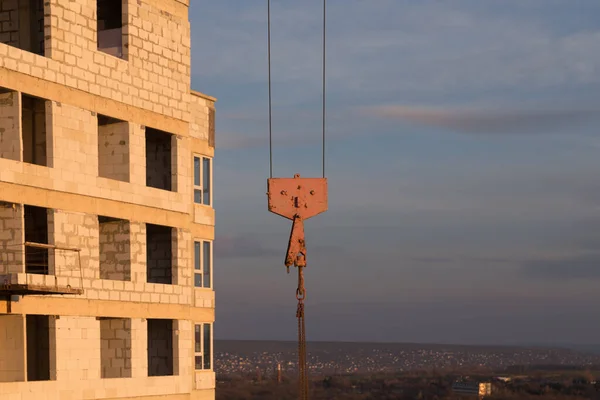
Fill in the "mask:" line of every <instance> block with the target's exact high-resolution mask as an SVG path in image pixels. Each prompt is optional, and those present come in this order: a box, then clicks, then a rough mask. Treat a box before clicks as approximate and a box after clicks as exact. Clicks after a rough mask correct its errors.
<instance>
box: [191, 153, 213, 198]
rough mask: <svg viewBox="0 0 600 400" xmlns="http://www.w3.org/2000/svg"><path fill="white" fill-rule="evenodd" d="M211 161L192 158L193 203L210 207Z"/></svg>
mask: <svg viewBox="0 0 600 400" xmlns="http://www.w3.org/2000/svg"><path fill="white" fill-rule="evenodd" d="M211 187H212V159H211V158H208V157H194V203H196V204H204V205H206V206H210V205H212V193H211Z"/></svg>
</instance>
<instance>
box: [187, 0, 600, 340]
mask: <svg viewBox="0 0 600 400" xmlns="http://www.w3.org/2000/svg"><path fill="white" fill-rule="evenodd" d="M574 3H576V6H575V5H574ZM321 7H322V3H321V2H320V1H317V0H310V1H303V2H294V1H291V0H273V1H272V19H273V20H272V40H273V47H272V51H273V54H272V55H273V78H274V81H273V84H274V85H273V101H274V108H273V133H274V146H275V148H274V163H275V165H274V173H275V175H277V176H292V175H293V174H294V173H296V172H298V173H301V174H302V175H305V176H311V175H317V174H318V173H319V171H320V147H319V145H320V143H319V138H320V136H319V135H320V123H321V120H320V97H319V96H320V84H321V82H320V68H321V64H320V54H321V53H320V24H321V20H320V11H321ZM328 12H329V15H328V16H329V20H328V60H327V62H328V81H327V87H328V93H329V95H328V124H327V126H328V138H329V141H328V145H327V155H328V157H329V158H328V164H327V175H328V178H329V183H330V191H331V193H330V210H329V211H328V212H327V213H325V214H323V215H322V216H320V217H319V218H317V219H315V220H311V221H308V222H307V225H306V234H307V246H308V268H307V271H306V275H307V276H306V279H307V282H306V285H307V291H308V297H307V309H306V318H307V324H308V325H307V329H308V339H309V340H346V341H392V342H444V343H458V344H462V343H473V344H479V343H481V344H493V343H498V344H512V343H540V344H544V343H573V344H583V343H585V344H588V343H597V342H598V341H597V340H596V338H597V337H598V334H600V322H599V321H597V319H595V318H593V317H594V315H595V313H596V312H597V311H596V309H597V307H598V305H600V291H599V290H598V288H599V287H600V239H598V237H599V236H598V232H599V231H600V184H599V183H598V182H599V180H598V172H599V171H600V157H598V154H599V152H600V137H599V136H598V132H599V129H598V128H599V127H600V112H599V111H600V52H599V51H598V50H600V21H599V20H598V18H597V16H598V15H600V3H598V2H597V1H594V0H579V1H576V2H569V1H564V0H532V1H528V2H521V1H518V0H506V1H502V2H500V1H489V2H481V1H478V0H456V1H452V2H438V1H424V2H413V1H408V0H377V1H374V2H364V1H358V0H344V1H341V0H329V1H328ZM190 20H191V27H192V58H193V62H192V86H193V88H194V89H197V90H200V91H203V92H206V93H209V94H211V95H215V96H216V97H217V98H218V102H217V110H218V111H217V138H216V145H217V152H216V156H215V178H214V179H215V183H218V184H215V188H214V196H215V197H214V203H215V209H216V212H217V216H216V221H217V227H216V235H217V237H216V241H215V279H214V281H215V288H218V290H217V300H216V301H217V310H216V312H217V323H216V324H215V335H216V337H217V338H222V339H225V338H226V339H265V340H271V339H278V340H294V339H295V335H296V333H295V329H296V325H295V298H294V290H295V285H296V281H295V276H294V275H293V274H290V275H286V274H285V267H284V266H283V258H284V253H285V249H286V245H287V237H288V235H289V231H290V228H291V226H290V224H289V223H288V222H287V221H285V220H283V219H282V218H278V217H277V216H275V215H271V214H269V213H268V211H267V199H266V196H265V192H266V178H267V175H268V148H267V137H268V136H267V132H268V129H267V81H266V79H267V63H266V2H265V1H248V2H241V1H235V0H221V1H219V2H214V3H205V4H202V3H198V2H192V4H191V6H190Z"/></svg>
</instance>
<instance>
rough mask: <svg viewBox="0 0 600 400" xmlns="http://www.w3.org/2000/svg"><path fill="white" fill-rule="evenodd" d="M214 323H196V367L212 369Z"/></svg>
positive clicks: (197, 368) (198, 368)
mask: <svg viewBox="0 0 600 400" xmlns="http://www.w3.org/2000/svg"><path fill="white" fill-rule="evenodd" d="M212 348H213V339H212V324H196V325H194V368H195V369H196V370H210V369H212V353H213V352H212Z"/></svg>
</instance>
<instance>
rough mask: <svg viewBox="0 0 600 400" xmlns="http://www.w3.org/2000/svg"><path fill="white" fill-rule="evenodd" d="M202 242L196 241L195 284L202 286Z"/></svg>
mask: <svg viewBox="0 0 600 400" xmlns="http://www.w3.org/2000/svg"><path fill="white" fill-rule="evenodd" d="M201 249H202V247H200V242H194V286H195V287H202V256H201Z"/></svg>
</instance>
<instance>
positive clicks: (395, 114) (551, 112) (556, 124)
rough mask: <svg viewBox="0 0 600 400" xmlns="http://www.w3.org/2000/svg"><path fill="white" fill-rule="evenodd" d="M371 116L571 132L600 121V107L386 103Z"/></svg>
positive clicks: (456, 127) (475, 129)
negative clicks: (460, 106) (576, 127)
mask: <svg viewBox="0 0 600 400" xmlns="http://www.w3.org/2000/svg"><path fill="white" fill-rule="evenodd" d="M363 111H364V112H365V113H366V114H367V115H371V116H376V117H381V118H387V119H393V120H399V121H405V122H409V123H414V124H419V125H426V126H434V127H439V128H444V129H449V130H453V131H457V132H464V133H476V134H486V133H490V134H493V133H505V134H539V133H556V132H557V131H558V132H562V133H566V134H568V133H571V132H572V131H571V130H570V129H565V128H569V127H570V128H573V127H574V125H576V124H579V123H584V122H589V121H591V120H596V121H600V107H584V108H579V109H577V108H572V109H557V108H546V109H544V108H539V109H501V108H500V109H483V108H435V107H412V106H403V105H384V106H375V107H369V108H365V109H364V110H363Z"/></svg>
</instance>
